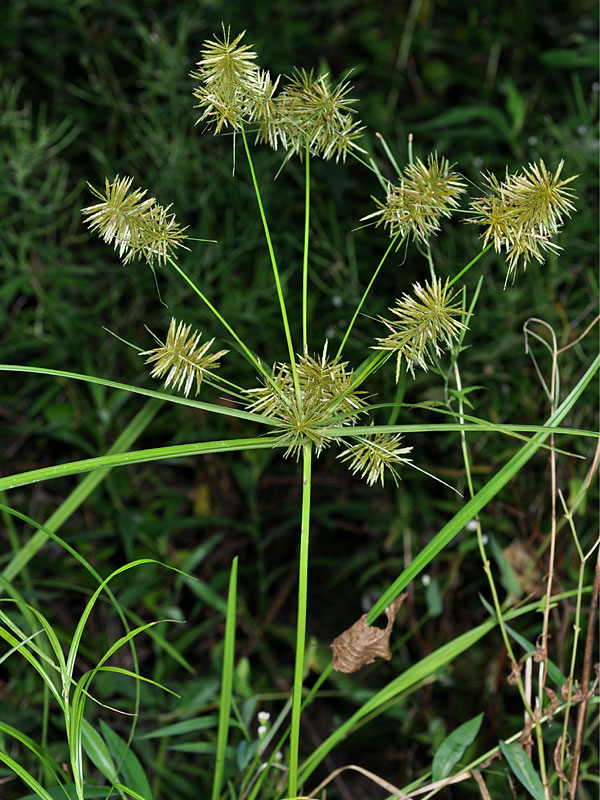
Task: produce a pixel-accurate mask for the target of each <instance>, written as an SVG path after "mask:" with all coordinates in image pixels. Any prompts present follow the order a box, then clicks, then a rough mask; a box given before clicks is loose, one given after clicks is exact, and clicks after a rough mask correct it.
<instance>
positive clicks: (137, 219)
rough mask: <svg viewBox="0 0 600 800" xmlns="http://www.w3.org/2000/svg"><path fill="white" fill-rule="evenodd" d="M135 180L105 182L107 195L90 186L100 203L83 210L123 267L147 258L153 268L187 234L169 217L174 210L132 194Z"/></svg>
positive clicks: (143, 194) (180, 244)
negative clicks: (138, 259)
mask: <svg viewBox="0 0 600 800" xmlns="http://www.w3.org/2000/svg"><path fill="white" fill-rule="evenodd" d="M132 183H133V178H127V177H124V178H120V177H119V176H118V175H117V177H116V178H115V179H114V181H113V182H112V183H109V181H108V179H106V183H105V190H104V193H103V192H101V191H100V190H98V189H96V188H95V187H94V186H92V185H91V184H89V183H88V186H89V187H90V190H91V191H92V193H93V194H95V195H96V197H98V198H100V200H101V201H102V202H101V203H97V204H96V205H93V206H88V207H87V208H83V209H82V214H84V216H85V220H84V221H85V222H86V223H87V225H88V226H89V228H90V230H92V231H95V232H97V233H98V235H99V236H100V237H101V238H102V239H103V240H104V241H105V242H106V243H107V244H112V243H113V242H114V246H115V250H118V252H119V257H120V258H122V259H123V264H128V263H129V262H130V261H131V260H132V259H134V258H144V259H145V260H146V261H147V262H148V263H149V264H150V266H153V264H154V259H156V260H157V261H158V263H159V264H160V263H164V262H165V261H166V259H167V256H168V255H169V254H170V253H171V251H172V250H174V249H175V248H176V247H184V248H185V249H186V250H187V248H186V247H185V245H184V244H183V240H184V239H186V238H187V237H186V235H185V231H186V230H187V228H182V227H181V226H180V225H178V224H177V223H176V222H175V214H169V213H168V212H169V209H170V208H171V206H167V207H166V208H163V207H162V206H160V205H158V203H157V202H156V200H155V199H154V198H153V197H149V198H147V199H145V197H146V190H145V189H144V190H141V189H135V190H134V191H130V189H131V185H132Z"/></svg>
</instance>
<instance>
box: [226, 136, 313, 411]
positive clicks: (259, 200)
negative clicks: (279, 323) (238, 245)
mask: <svg viewBox="0 0 600 800" xmlns="http://www.w3.org/2000/svg"><path fill="white" fill-rule="evenodd" d="M240 130H241V132H242V139H243V140H244V150H245V151H246V158H247V159H248V166H249V167H250V174H251V176H252V184H253V186H254V193H255V195H256V201H257V203H258V210H259V212H260V218H261V220H262V224H263V228H264V231H265V237H266V240H267V248H268V250H269V256H270V258H271V266H272V268H273V277H274V278H275V288H276V290H277V297H278V299H279V308H280V309H281V319H282V320H283V329H284V331H285V339H286V342H287V347H288V355H289V358H290V367H291V370H292V376H293V380H294V389H295V392H296V400H297V403H298V406H299V407H301V406H302V398H301V395H300V383H299V381H298V372H297V370H296V356H295V353H294V345H293V343H292V334H291V332H290V324H289V322H288V315H287V310H286V307H285V300H284V298H283V289H282V288H281V280H280V278H279V269H278V267H277V261H276V259H275V251H274V250H273V242H272V241H271V233H270V231H269V224H268V222H267V217H266V214H265V209H264V207H263V202H262V197H261V195H260V189H259V187H258V181H257V179H256V173H255V171H254V163H253V161H252V156H251V155H250V148H249V147H248V139H247V138H246V132H245V130H244V127H243V126H241V128H240ZM269 377H270V376H269Z"/></svg>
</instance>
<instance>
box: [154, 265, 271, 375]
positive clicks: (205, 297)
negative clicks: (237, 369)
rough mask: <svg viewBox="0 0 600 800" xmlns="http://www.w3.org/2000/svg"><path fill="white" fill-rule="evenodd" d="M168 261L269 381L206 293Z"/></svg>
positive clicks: (252, 355) (256, 359)
mask: <svg viewBox="0 0 600 800" xmlns="http://www.w3.org/2000/svg"><path fill="white" fill-rule="evenodd" d="M167 261H168V262H169V263H170V264H171V266H172V267H173V268H174V269H175V270H176V271H177V272H178V273H179V274H180V275H181V277H182V278H183V279H184V280H185V281H186V283H188V284H189V285H190V286H191V287H192V289H193V290H194V292H195V293H196V294H197V295H198V297H199V298H200V299H201V300H202V302H203V303H205V304H206V305H207V306H208V308H209V309H210V310H211V311H212V313H213V314H214V315H215V317H216V318H217V319H218V320H219V322H220V323H221V324H222V325H223V326H224V327H225V328H226V330H227V331H228V332H229V333H230V334H231V336H233V338H234V339H235V341H236V342H237V343H238V344H239V346H240V347H241V349H242V351H243V353H244V354H245V355H246V357H247V358H248V360H249V361H250V363H251V364H253V365H254V367H255V368H256V369H257V370H258V371H259V372H260V373H261V374H262V375H264V377H265V378H266V379H267V380H269V379H270V377H271V376H270V375H269V373H268V372H267V370H266V369H265V368H264V367H263V365H262V364H261V363H260V361H259V359H258V358H257V357H256V356H255V355H254V353H253V352H252V351H251V350H250V349H249V348H248V347H247V346H246V345H245V344H244V342H243V341H242V340H241V339H240V337H239V336H238V335H237V333H236V332H235V331H234V329H233V328H232V327H231V325H230V324H229V323H228V322H227V320H226V319H225V318H224V317H223V316H222V314H221V313H220V312H219V310H218V309H217V308H215V306H214V305H213V304H212V303H211V302H210V300H209V299H208V297H207V296H206V295H205V294H204V292H202V291H200V289H199V288H198V287H197V286H196V284H195V283H194V281H193V280H192V279H191V278H190V277H188V276H187V275H186V274H185V272H184V271H183V270H182V269H181V267H180V266H179V264H178V263H177V262H176V261H175V260H174V259H172V258H171V256H167Z"/></svg>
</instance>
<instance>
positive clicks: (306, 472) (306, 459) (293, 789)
mask: <svg viewBox="0 0 600 800" xmlns="http://www.w3.org/2000/svg"><path fill="white" fill-rule="evenodd" d="M302 456H303V470H302V521H301V527H300V565H299V569H298V620H297V623H296V663H295V666H294V690H293V695H292V727H291V733H290V757H289V767H290V771H289V775H288V792H289V796H290V797H296V793H297V788H298V746H299V742H300V712H301V710H302V708H301V707H302V679H303V676H304V649H305V643H306V605H307V598H308V542H309V528H310V482H311V466H312V442H311V441H310V439H307V440H306V441H305V443H304V445H303V448H302Z"/></svg>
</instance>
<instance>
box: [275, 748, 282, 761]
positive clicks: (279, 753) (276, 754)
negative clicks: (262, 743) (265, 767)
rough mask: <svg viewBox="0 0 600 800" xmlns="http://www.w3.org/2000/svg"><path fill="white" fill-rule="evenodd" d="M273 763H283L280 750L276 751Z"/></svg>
mask: <svg viewBox="0 0 600 800" xmlns="http://www.w3.org/2000/svg"><path fill="white" fill-rule="evenodd" d="M275 761H283V753H282V752H281V750H278V751H277V752H276V753H275Z"/></svg>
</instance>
